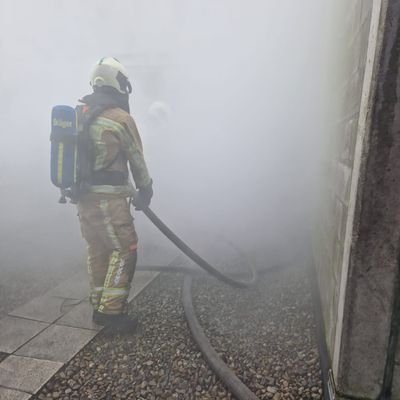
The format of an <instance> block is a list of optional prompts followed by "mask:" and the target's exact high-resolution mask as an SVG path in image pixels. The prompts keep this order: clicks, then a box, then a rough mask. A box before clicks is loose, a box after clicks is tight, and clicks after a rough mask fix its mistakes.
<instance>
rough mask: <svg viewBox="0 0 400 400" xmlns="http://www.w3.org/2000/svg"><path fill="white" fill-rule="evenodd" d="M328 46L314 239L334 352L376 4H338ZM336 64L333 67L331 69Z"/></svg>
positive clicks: (361, 0) (356, 0) (357, 0)
mask: <svg viewBox="0 0 400 400" xmlns="http://www.w3.org/2000/svg"><path fill="white" fill-rule="evenodd" d="M329 12H330V13H332V15H333V16H334V17H333V18H334V23H333V24H332V27H331V29H332V31H331V32H330V33H328V34H329V40H330V41H332V42H333V43H334V44H333V46H332V49H333V50H332V53H331V54H330V57H329V60H330V64H331V66H333V68H332V69H331V70H329V69H328V72H329V73H330V74H331V77H330V81H331V83H330V85H329V88H328V90H329V91H330V92H331V99H332V100H331V110H329V112H327V117H328V118H329V120H328V124H327V125H326V126H327V130H328V132H327V133H328V134H329V135H330V140H329V143H328V146H327V147H328V150H329V151H328V152H327V154H326V157H325V159H324V160H323V164H324V168H323V176H322V179H321V202H320V210H319V215H320V220H319V223H318V226H317V232H316V235H315V237H314V255H315V262H316V266H317V270H318V272H319V274H318V275H319V283H320V292H321V300H322V306H323V314H324V322H325V329H326V338H327V345H328V349H329V351H330V355H331V357H333V353H334V346H335V333H336V324H337V320H338V306H339V291H340V283H341V273H342V264H343V252H344V244H345V230H346V221H347V216H348V206H349V198H350V184H351V177H352V171H353V163H354V154H355V144H356V138H357V130H358V121H359V115H360V107H361V95H362V89H363V80H364V71H365V65H366V59H367V50H368V37H369V32H370V21H371V13H372V0H352V1H351V2H350V4H349V3H348V2H346V6H345V7H344V4H343V2H337V3H336V5H335V6H334V7H333V8H332V9H331V10H329ZM332 64H333V65H332Z"/></svg>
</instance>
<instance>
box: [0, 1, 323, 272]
mask: <svg viewBox="0 0 400 400" xmlns="http://www.w3.org/2000/svg"><path fill="white" fill-rule="evenodd" d="M320 3H322V2H321V1H319V0H309V1H305V2H298V1H290V2H279V1H265V0H254V1H250V2H245V1H243V0H223V1H222V0H221V1H212V0H209V1H201V2H200V1H199V2H197V1H186V0H181V1H177V0H176V1H172V0H171V1H165V0H158V1H156V0H151V1H149V0H141V1H138V0H135V1H130V2H128V1H118V0H117V1H113V2H112V3H110V2H108V1H99V0H87V1H84V2H83V1H79V0H68V1H66V0H61V1H57V2H54V1H51V0H38V1H35V2H28V1H21V0H20V1H11V0H3V1H2V2H1V3H0V51H1V54H2V65H1V69H0V82H1V88H2V96H1V100H0V103H1V107H0V116H1V122H2V138H3V140H2V146H1V149H0V166H1V174H0V185H1V186H0V187H1V193H2V196H1V198H0V204H1V209H2V222H1V230H0V238H1V251H2V255H3V260H4V264H5V266H6V267H10V268H16V269H18V268H22V269H25V270H26V269H31V270H32V273H34V272H35V271H39V270H40V271H42V270H45V271H46V273H51V272H52V271H53V270H55V269H56V267H62V268H64V267H65V268H72V266H74V265H75V266H76V265H78V264H79V263H80V261H81V259H82V257H83V242H82V240H81V238H80V233H79V224H78V219H77V217H76V210H75V208H74V207H73V206H71V205H67V206H61V205H59V204H57V200H58V193H57V189H56V188H54V187H52V186H51V183H50V180H49V145H50V144H49V130H50V110H51V107H52V106H53V105H55V104H70V105H75V104H76V102H77V99H78V98H79V97H81V96H83V95H85V94H87V93H88V92H89V91H90V88H89V85H88V81H89V71H90V68H91V67H92V65H93V64H94V62H95V61H96V60H97V59H98V58H100V57H103V56H115V57H117V58H119V59H120V61H121V62H123V63H125V64H126V65H127V67H128V69H129V71H130V75H131V81H132V83H133V89H134V91H133V95H132V98H131V106H132V110H133V116H134V118H135V119H136V121H137V124H138V127H139V129H140V131H141V134H142V139H143V142H144V144H145V155H146V157H147V159H148V164H149V169H150V172H151V174H152V176H153V178H154V189H155V197H154V201H153V208H154V210H155V211H156V212H159V213H160V216H161V217H162V218H164V219H165V220H166V222H168V223H169V224H170V225H171V227H172V228H174V229H176V230H177V231H178V233H180V234H182V236H184V237H185V238H186V239H187V240H188V241H189V243H193V244H195V245H199V246H201V247H202V248H205V247H206V246H205V244H207V243H208V244H210V243H212V242H213V238H214V237H216V236H218V235H223V236H224V237H226V238H228V239H229V240H232V241H233V242H235V243H236V244H237V245H239V246H241V247H243V248H244V249H245V250H248V251H251V252H252V254H253V255H254V256H256V257H257V258H258V260H259V262H260V264H263V265H268V264H269V263H274V262H288V261H289V260H290V261H293V259H294V258H295V257H296V256H297V254H299V250H301V249H302V246H303V242H304V239H305V237H306V235H307V232H308V227H309V224H310V215H311V212H312V209H313V207H314V206H315V204H314V200H313V195H314V192H313V187H314V185H315V175H316V165H317V161H318V149H319V146H320V143H321V141H320V129H321V123H320V120H319V119H318V115H320V114H321V93H322V87H323V71H321V65H322V63H321V51H320V50H321V46H322V43H323V40H324V39H323V38H322V37H321V32H323V24H324V15H325V14H324V6H323V5H321V4H320ZM136 218H137V222H138V230H139V234H141V240H142V242H145V241H148V242H152V243H155V244H156V243H157V242H160V243H163V246H165V243H166V242H165V240H164V239H162V238H161V235H159V234H158V233H157V232H156V230H155V229H153V228H152V227H150V226H149V222H147V221H146V220H145V217H144V216H142V215H137V217H136ZM21 248H22V252H21ZM166 261H167V260H166Z"/></svg>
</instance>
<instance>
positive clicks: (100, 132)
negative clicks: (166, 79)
mask: <svg viewBox="0 0 400 400" xmlns="http://www.w3.org/2000/svg"><path fill="white" fill-rule="evenodd" d="M90 84H91V87H92V89H93V93H92V94H90V95H87V96H85V97H83V98H82V99H81V100H80V102H81V103H82V104H81V105H79V106H77V109H76V110H77V115H78V127H79V128H78V129H79V130H80V133H81V134H80V136H81V137H82V138H83V139H81V143H80V145H79V146H80V151H79V161H78V171H79V175H80V181H81V182H80V186H81V190H80V195H79V199H78V213H79V219H80V225H81V231H82V235H83V237H84V239H85V240H86V242H87V249H88V260H87V266H88V272H89V278H90V290H91V293H90V302H91V304H92V306H93V309H94V311H93V321H94V322H95V323H96V324H99V325H104V326H107V327H109V328H110V329H112V330H113V331H115V332H121V333H123V332H127V331H132V330H134V329H135V328H136V325H137V318H136V317H132V316H129V315H128V313H127V299H128V294H129V290H130V285H131V282H132V279H133V275H134V272H135V267H136V261H137V242H138V237H137V234H136V231H135V227H134V223H133V218H132V216H131V213H130V207H129V198H131V197H132V195H133V194H134V192H135V188H134V187H133V185H132V183H131V181H130V179H129V171H130V172H131V174H132V178H133V181H134V183H135V186H136V188H137V195H136V196H135V199H136V200H134V202H135V206H136V209H139V210H140V209H141V208H143V207H146V206H148V205H149V204H150V201H151V198H152V196H153V189H152V180H151V178H150V175H149V172H148V170H147V166H146V162H145V160H144V156H143V148H142V142H141V139H140V136H139V133H138V130H137V128H136V124H135V122H134V120H133V118H132V117H131V115H130V110H129V94H130V93H131V92H132V87H131V84H130V82H129V79H128V74H127V72H126V69H125V68H124V66H123V65H122V64H121V63H120V62H119V61H118V60H116V59H115V58H112V57H107V58H102V59H101V60H99V61H98V62H97V64H96V66H95V67H94V69H93V72H92V75H91V80H90Z"/></svg>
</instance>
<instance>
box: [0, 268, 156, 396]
mask: <svg viewBox="0 0 400 400" xmlns="http://www.w3.org/2000/svg"><path fill="white" fill-rule="evenodd" d="M157 274H158V273H154V272H140V271H138V272H136V274H135V279H134V282H133V290H131V294H130V296H129V299H128V301H132V299H133V298H134V297H135V296H137V295H138V294H139V293H140V292H141V291H142V290H143V289H144V288H145V287H146V286H147V285H148V284H149V283H150V282H151V281H152V280H153V279H154V278H155V277H156V276H157ZM88 286H89V285H88V279H87V274H86V273H83V272H82V273H77V274H75V275H74V276H72V277H71V278H70V279H69V280H67V281H65V282H63V283H62V284H60V285H59V286H57V287H55V288H53V289H51V290H50V291H48V292H47V293H46V294H45V295H43V296H40V297H37V298H35V299H33V300H31V301H30V302H28V303H26V304H25V305H23V306H21V307H18V308H16V309H15V310H13V311H12V312H10V313H9V314H8V315H7V316H6V317H4V318H3V319H0V399H1V400H27V399H29V398H30V397H31V395H32V394H35V393H37V392H38V391H39V389H40V388H41V387H42V386H43V385H44V384H45V383H46V382H47V381H48V380H49V379H50V378H51V377H52V376H53V375H54V374H55V373H56V372H57V371H58V370H59V369H60V368H61V367H63V366H64V364H65V363H67V362H68V361H69V360H70V359H71V358H72V357H74V356H75V354H76V353H78V352H79V351H80V350H81V349H82V348H83V347H84V346H85V345H86V344H87V343H88V342H89V341H90V340H92V339H93V338H94V337H95V336H96V335H97V334H98V333H99V331H100V330H101V329H102V328H101V327H99V326H98V325H95V324H93V323H92V309H91V306H90V304H89V302H88V298H87V296H88Z"/></svg>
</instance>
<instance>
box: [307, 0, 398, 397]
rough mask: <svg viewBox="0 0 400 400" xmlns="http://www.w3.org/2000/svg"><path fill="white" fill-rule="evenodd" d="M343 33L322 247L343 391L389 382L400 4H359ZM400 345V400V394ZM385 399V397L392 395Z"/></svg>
mask: <svg viewBox="0 0 400 400" xmlns="http://www.w3.org/2000/svg"><path fill="white" fill-rule="evenodd" d="M343 21H344V24H343V26H340V23H339V20H336V22H335V27H334V29H340V28H342V30H341V31H342V36H341V38H340V40H338V41H337V43H338V47H337V48H336V50H337V54H338V59H339V61H340V63H341V65H342V66H343V68H341V69H340V70H338V71H337V73H336V74H335V73H334V72H333V71H332V74H333V81H332V82H333V83H334V86H333V87H332V89H334V88H335V87H336V88H338V90H337V91H334V90H332V93H334V99H335V101H337V106H338V107H337V109H335V110H334V111H335V112H332V114H331V116H332V118H331V121H332V125H331V127H330V128H329V133H330V135H331V142H330V146H329V151H328V152H327V153H326V157H325V161H324V163H325V175H324V177H323V181H324V182H325V183H326V184H325V185H321V192H322V197H321V199H322V202H321V203H322V206H321V209H320V219H319V224H318V231H317V235H316V236H317V238H316V240H315V241H314V253H315V260H316V266H317V272H318V277H319V282H320V292H321V298H322V305H323V313H324V320H325V328H326V340H327V345H328V349H329V352H330V356H331V358H332V366H333V373H334V377H335V384H336V389H337V391H338V392H339V393H340V394H341V395H343V396H344V398H365V399H375V398H378V396H379V395H380V394H381V395H382V394H387V393H389V392H388V391H389V390H390V388H389V387H388V386H390V383H388V382H389V380H388V379H387V377H388V376H389V375H390V374H387V371H388V366H389V365H390V363H388V360H389V357H388V349H389V347H388V344H389V343H390V340H389V335H390V332H391V323H392V316H393V309H394V307H393V304H394V299H395V296H394V293H395V290H396V286H395V282H397V279H399V277H398V275H399V273H400V271H399V264H398V263H399V260H398V254H400V241H399V238H400V213H399V212H398V210H399V198H400V186H399V185H398V181H399V179H400V137H399V126H400V109H399V107H398V98H399V95H400V73H399V71H400V46H399V42H398V38H399V36H400V3H399V2H398V1H395V0H383V1H380V0H375V1H373V2H372V1H358V0H354V1H352V2H351V6H349V7H348V10H347V18H346V19H343ZM399 351H400V350H399V349H398V350H397V364H396V365H395V370H394V384H393V387H392V392H393V393H392V394H393V396H392V398H393V399H400V391H399V386H400V382H399V380H400V368H399ZM385 398H386V397H385Z"/></svg>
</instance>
